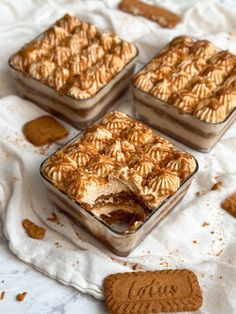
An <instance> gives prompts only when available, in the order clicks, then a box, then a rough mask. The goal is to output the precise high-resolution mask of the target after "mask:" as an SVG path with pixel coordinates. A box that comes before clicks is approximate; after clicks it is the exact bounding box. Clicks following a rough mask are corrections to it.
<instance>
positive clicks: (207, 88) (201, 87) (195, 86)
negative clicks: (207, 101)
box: [191, 77, 215, 100]
mask: <svg viewBox="0 0 236 314" xmlns="http://www.w3.org/2000/svg"><path fill="white" fill-rule="evenodd" d="M214 88H215V84H214V83H213V82H212V81H210V80H209V79H205V78H202V77H196V78H195V79H193V82H192V87H191V92H192V93H193V94H195V95H196V96H197V97H198V98H199V99H200V100H201V99H203V98H206V97H208V96H210V95H211V94H212V91H213V90H214Z"/></svg>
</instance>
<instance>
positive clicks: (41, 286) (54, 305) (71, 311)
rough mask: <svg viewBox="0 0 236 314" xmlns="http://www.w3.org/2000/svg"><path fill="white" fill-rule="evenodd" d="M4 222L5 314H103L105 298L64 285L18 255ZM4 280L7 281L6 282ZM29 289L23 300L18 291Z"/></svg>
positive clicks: (0, 255) (0, 305) (0, 257)
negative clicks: (18, 298) (6, 233)
mask: <svg viewBox="0 0 236 314" xmlns="http://www.w3.org/2000/svg"><path fill="white" fill-rule="evenodd" d="M1 230H2V223H1V222H0V265H1V266H0V293H1V292H2V291H5V298H4V300H2V301H1V300H0V313H1V314H78V313H81V314H85V313H86V314H103V313H107V311H106V309H105V305H104V302H102V301H99V300H96V299H94V298H93V297H91V296H89V295H85V294H83V293H80V292H78V291H77V290H76V289H74V288H72V287H69V286H64V285H62V284H60V283H59V282H57V281H55V280H53V279H50V278H48V277H46V276H44V275H43V274H41V273H39V272H37V271H36V270H34V269H33V268H32V267H30V266H28V265H27V264H25V263H23V262H21V261H20V260H19V259H17V258H16V257H15V256H14V255H13V254H12V253H11V252H10V251H9V249H8V245H7V242H6V239H5V237H4V236H3V233H2V231H1ZM3 281H4V282H3ZM24 291H26V292H28V295H27V297H26V298H25V300H24V301H23V302H18V301H16V295H17V294H18V293H22V292H24Z"/></svg>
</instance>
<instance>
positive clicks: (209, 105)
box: [133, 36, 236, 123]
mask: <svg viewBox="0 0 236 314" xmlns="http://www.w3.org/2000/svg"><path fill="white" fill-rule="evenodd" d="M133 84H134V85H135V86H136V87H137V88H138V89H140V90H142V91H144V92H147V93H149V94H150V95H152V96H154V97H156V98H158V99H161V100H162V101H164V102H167V103H169V104H171V105H173V106H174V107H175V108H176V109H177V110H178V111H179V112H180V113H188V114H191V115H193V116H195V117H196V118H199V119H200V120H202V121H206V122H210V123H218V122H222V121H224V120H225V119H226V117H227V116H228V115H229V114H230V113H231V112H232V110H233V109H234V108H235V106H236V56H235V55H233V54H231V53H230V52H228V51H223V50H221V51H219V49H217V48H216V47H214V45H213V44H212V43H210V42H209V41H207V40H198V41H196V40H195V39H193V38H192V37H190V36H180V37H176V38H174V39H173V40H172V41H171V42H170V43H169V44H168V46H167V47H166V48H164V49H163V50H162V51H161V52H160V53H159V54H157V55H156V56H155V57H154V58H153V59H152V60H151V61H150V62H149V63H148V64H147V65H146V66H145V67H144V68H143V69H142V70H141V71H139V72H138V73H137V74H136V75H135V76H134V78H133Z"/></svg>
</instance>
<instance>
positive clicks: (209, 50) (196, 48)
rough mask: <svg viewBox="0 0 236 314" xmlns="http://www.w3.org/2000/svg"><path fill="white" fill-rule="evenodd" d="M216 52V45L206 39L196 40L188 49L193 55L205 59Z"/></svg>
mask: <svg viewBox="0 0 236 314" xmlns="http://www.w3.org/2000/svg"><path fill="white" fill-rule="evenodd" d="M216 52H217V49H216V47H215V46H214V45H213V44H212V43H211V42H210V41H208V40H198V41H197V42H196V43H194V45H193V46H192V47H191V49H190V53H191V54H193V55H194V56H195V57H200V58H203V59H205V60H207V59H209V58H210V57H211V56H212V55H213V54H214V53H216Z"/></svg>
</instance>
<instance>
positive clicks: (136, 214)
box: [42, 112, 196, 229]
mask: <svg viewBox="0 0 236 314" xmlns="http://www.w3.org/2000/svg"><path fill="white" fill-rule="evenodd" d="M195 168H196V162H195V159H194V158H193V157H192V156H191V155H190V154H188V153H185V152H182V151H179V150H177V149H176V148H174V147H173V146H172V144H171V143H170V142H169V141H167V140H166V139H164V138H162V137H160V136H158V135H156V134H155V133H154V132H153V131H152V130H151V129H150V128H149V127H147V126H146V125H144V124H142V123H141V122H139V121H136V120H134V119H132V118H130V117H129V116H127V115H126V114H124V113H122V112H111V113H108V114H107V115H106V116H105V117H104V119H103V120H102V122H101V123H97V124H94V125H93V126H91V127H90V128H89V129H88V130H87V131H86V132H85V133H84V134H83V136H82V137H80V138H79V139H76V140H74V141H73V142H72V143H70V144H68V145H67V146H65V147H64V148H62V149H61V150H59V151H58V152H56V153H55V154H53V155H52V156H51V157H49V159H48V160H47V161H46V162H45V163H44V165H43V169H42V170H43V174H44V177H46V178H47V179H48V180H49V181H50V182H51V183H53V185H54V186H55V187H56V188H58V189H59V190H61V191H63V192H65V193H66V194H67V196H68V197H69V198H70V199H72V200H73V201H76V202H78V203H79V204H80V205H81V206H82V207H83V208H84V209H86V210H87V211H90V212H91V213H93V214H94V215H96V216H97V217H100V218H101V219H103V220H104V221H106V222H107V223H111V222H117V221H119V222H126V223H127V222H128V224H129V226H130V228H131V229H135V228H137V227H138V226H139V225H140V224H142V222H143V221H144V220H145V219H146V218H147V217H148V215H149V214H150V213H151V212H152V211H153V210H154V209H156V208H157V207H158V206H159V205H161V204H162V203H163V202H164V201H165V200H166V199H167V198H168V197H169V196H171V195H173V194H175V193H176V191H177V190H178V189H179V187H180V186H181V184H182V183H183V182H184V181H185V180H186V179H187V178H188V177H189V176H191V174H192V173H193V172H194V171H195Z"/></svg>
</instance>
